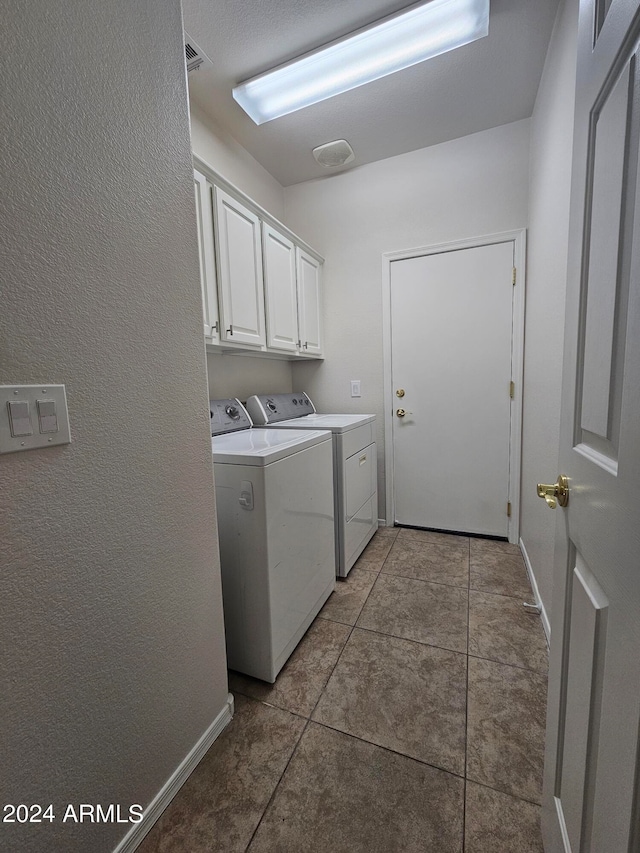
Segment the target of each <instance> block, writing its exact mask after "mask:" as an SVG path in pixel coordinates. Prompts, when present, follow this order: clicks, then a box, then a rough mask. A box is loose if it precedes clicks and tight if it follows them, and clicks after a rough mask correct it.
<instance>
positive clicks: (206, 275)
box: [193, 171, 219, 343]
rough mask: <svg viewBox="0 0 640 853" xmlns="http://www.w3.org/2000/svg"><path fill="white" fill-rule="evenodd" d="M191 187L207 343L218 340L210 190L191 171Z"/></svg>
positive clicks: (198, 175) (195, 172) (202, 176)
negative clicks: (196, 228) (194, 200)
mask: <svg viewBox="0 0 640 853" xmlns="http://www.w3.org/2000/svg"><path fill="white" fill-rule="evenodd" d="M193 185H194V190H195V196H196V222H197V226H198V255H199V259H200V286H201V287H202V313H203V316H204V336H205V338H206V339H207V340H208V341H210V342H215V343H217V342H218V340H219V322H218V293H217V288H216V266H215V256H214V249H213V215H212V195H211V192H212V186H211V184H210V183H209V181H208V180H207V179H206V178H205V176H204V175H201V174H200V172H198V171H194V173H193Z"/></svg>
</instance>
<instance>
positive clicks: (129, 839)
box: [113, 693, 233, 853]
mask: <svg viewBox="0 0 640 853" xmlns="http://www.w3.org/2000/svg"><path fill="white" fill-rule="evenodd" d="M232 717H233V696H232V695H231V693H229V695H228V696H227V703H226V705H225V706H224V708H223V709H222V710H221V711H220V713H219V714H218V716H217V717H216V718H215V720H214V721H213V722H212V723H211V725H210V726H209V728H208V729H207V730H206V732H205V733H204V734H203V735H202V737H201V738H200V740H199V741H198V742H197V743H196V745H195V746H194V747H193V749H192V750H191V752H189V753H188V755H187V756H186V757H185V758H184V759H183V760H182V761H181V762H180V764H179V765H178V767H177V768H176V769H175V770H174V772H173V773H172V774H171V776H170V777H169V778H168V779H167V781H166V782H165V783H164V785H163V786H162V788H161V789H160V790H159V791H158V793H157V794H156V795H155V797H154V798H153V800H151V802H150V803H149V805H148V806H147V807H146V808H145V810H144V817H143V818H142V820H141V821H140V823H136V824H134V825H133V826H132V827H131V829H130V830H129V832H127V834H126V835H125V837H124V838H123V839H122V841H121V842H120V843H119V844H118V846H117V847H116V848H115V850H114V851H113V853H133V851H134V850H135V849H136V848H137V847H138V845H139V844H140V843H141V842H142V839H143V838H144V837H145V836H146V835H147V834H148V833H149V832H150V831H151V830H152V829H153V826H154V824H155V822H156V821H157V820H158V818H159V817H160V815H161V814H162V812H163V811H164V810H165V809H166V807H167V806H168V805H169V803H170V802H171V800H172V799H173V798H174V797H175V795H176V794H177V793H178V791H179V790H180V788H181V787H182V786H183V785H184V783H185V782H186V781H187V779H188V778H189V775H190V774H191V773H192V772H193V770H194V769H195V768H196V765H197V764H198V762H199V761H200V760H201V759H202V758H203V756H204V754H205V752H206V751H207V750H208V749H209V747H210V746H211V745H212V743H213V742H214V741H215V740H216V738H217V737H218V736H219V735H220V734H221V733H222V732H223V731H224V729H225V728H226V726H227V725H228V724H229V723H230V722H231V719H232Z"/></svg>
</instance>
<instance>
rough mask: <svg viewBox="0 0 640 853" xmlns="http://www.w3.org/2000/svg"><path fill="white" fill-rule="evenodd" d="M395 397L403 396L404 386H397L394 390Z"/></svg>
mask: <svg viewBox="0 0 640 853" xmlns="http://www.w3.org/2000/svg"><path fill="white" fill-rule="evenodd" d="M396 397H404V388H398V390H397V391H396Z"/></svg>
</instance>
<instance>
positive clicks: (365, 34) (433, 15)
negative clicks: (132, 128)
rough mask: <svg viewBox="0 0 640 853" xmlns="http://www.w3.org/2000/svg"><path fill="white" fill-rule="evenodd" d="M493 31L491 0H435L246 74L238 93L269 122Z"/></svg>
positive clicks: (251, 113) (250, 112)
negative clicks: (257, 72) (268, 68)
mask: <svg viewBox="0 0 640 853" xmlns="http://www.w3.org/2000/svg"><path fill="white" fill-rule="evenodd" d="M488 32H489V0H431V1H430V2H429V3H421V4H420V5H417V6H412V7H411V8H409V9H408V10H406V11H404V12H400V13H399V14H397V15H393V16H391V17H389V18H386V19H385V20H383V21H380V22H378V23H377V24H373V25H372V26H370V27H367V28H366V29H364V30H359V31H358V32H356V33H353V34H352V35H350V36H347V37H346V38H343V39H340V40H339V41H336V42H332V43H331V44H329V45H326V46H325V47H321V48H319V49H318V50H315V51H313V53H308V54H306V55H305V56H302V57H300V58H299V59H294V60H293V61H292V62H288V63H287V64H286V65H281V66H280V67H279V68H276V69H274V70H273V71H267V72H266V73H265V74H260V75H259V76H258V77H254V78H253V79H251V80H247V82H246V83H242V84H241V85H240V86H236V88H235V89H234V90H233V97H234V98H235V99H236V101H237V102H238V103H239V104H240V106H241V107H242V109H243V110H244V111H245V112H246V113H247V114H248V115H249V116H250V117H251V118H252V119H253V120H254V122H255V123H256V124H264V123H265V122H267V121H271V120H272V119H274V118H279V117H280V116H284V115H288V114H289V113H293V112H295V111H296V110H301V109H302V108H303V107H308V106H310V105H311V104H317V103H319V102H320V101H324V100H326V99H327V98H332V97H333V96H334V95H339V94H341V93H342V92H348V91H349V90H350V89H355V88H357V87H358V86H362V85H364V83H370V82H371V81H372V80H378V79H379V78H380V77H386V76H387V74H393V73H394V72H395V71H401V70H402V69H403V68H409V66H411V65H416V64H417V63H418V62H424V60H425V59H430V58H431V57H433V56H438V55H439V54H441V53H446V52H447V51H449V50H454V49H455V48H457V47H462V45H464V44H469V43H470V42H472V41H475V40H476V39H479V38H483V37H484V36H486V35H487V33H488Z"/></svg>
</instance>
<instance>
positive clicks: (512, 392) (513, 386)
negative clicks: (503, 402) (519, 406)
mask: <svg viewBox="0 0 640 853" xmlns="http://www.w3.org/2000/svg"><path fill="white" fill-rule="evenodd" d="M515 394H516V383H515V382H510V383H509V396H510V397H511V399H512V400H513V398H514V397H515Z"/></svg>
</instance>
